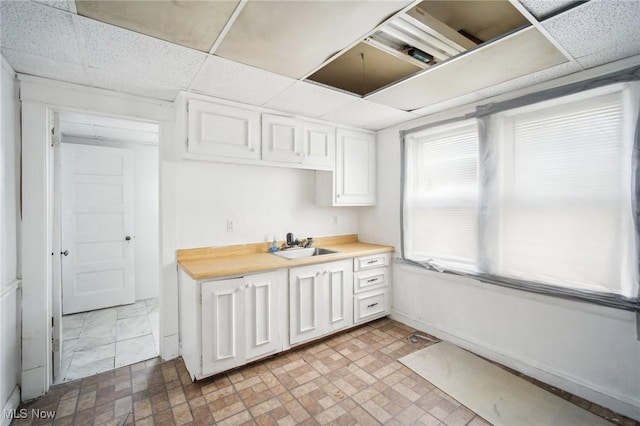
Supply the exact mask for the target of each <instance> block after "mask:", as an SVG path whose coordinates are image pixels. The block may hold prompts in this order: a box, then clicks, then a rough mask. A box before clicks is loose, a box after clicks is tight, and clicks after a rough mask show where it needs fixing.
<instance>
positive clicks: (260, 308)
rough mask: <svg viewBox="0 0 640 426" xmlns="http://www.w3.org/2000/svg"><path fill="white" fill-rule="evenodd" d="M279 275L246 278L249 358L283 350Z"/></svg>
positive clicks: (246, 324)
mask: <svg viewBox="0 0 640 426" xmlns="http://www.w3.org/2000/svg"><path fill="white" fill-rule="evenodd" d="M280 277H281V274H280V273H279V272H271V273H266V274H256V275H250V276H247V277H245V314H246V315H245V318H246V323H245V333H246V357H245V358H246V359H247V361H250V360H252V359H254V358H258V357H260V356H263V355H267V354H269V353H272V352H276V351H278V350H281V349H282V344H281V341H280V327H279V325H280V321H279V320H280V318H281V317H282V313H281V312H280V297H279V296H280V286H281V283H280Z"/></svg>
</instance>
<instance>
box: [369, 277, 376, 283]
mask: <svg viewBox="0 0 640 426" xmlns="http://www.w3.org/2000/svg"><path fill="white" fill-rule="evenodd" d="M376 281H378V279H377V278H370V279H368V280H367V282H368V283H375V282H376Z"/></svg>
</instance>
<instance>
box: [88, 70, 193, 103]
mask: <svg viewBox="0 0 640 426" xmlns="http://www.w3.org/2000/svg"><path fill="white" fill-rule="evenodd" d="M87 74H88V77H89V80H90V81H91V85H92V86H94V87H98V88H101V89H106V90H115V91H118V92H124V93H130V94H133V95H140V96H145V97H148V98H154V99H162V100H164V101H174V100H175V98H176V96H178V92H179V91H180V90H181V89H182V88H179V87H171V86H165V85H162V84H159V83H158V82H157V81H153V80H149V79H147V78H144V77H139V76H137V75H133V74H123V73H118V72H114V71H106V70H102V69H99V68H92V67H88V68H87Z"/></svg>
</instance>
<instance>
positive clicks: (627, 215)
mask: <svg viewBox="0 0 640 426" xmlns="http://www.w3.org/2000/svg"><path fill="white" fill-rule="evenodd" d="M629 87H630V86H629V85H615V86H607V87H602V88H599V89H594V90H590V91H585V92H581V93H579V94H574V95H570V96H566V97H562V98H557V99H553V100H549V101H545V102H539V103H536V104H533V105H529V106H526V107H521V108H517V109H512V110H509V111H506V112H501V113H497V114H493V115H492V116H490V117H485V118H484V119H483V120H484V123H483V124H484V125H486V126H487V127H486V132H484V133H483V138H486V140H479V135H478V126H477V122H476V121H475V120H466V121H463V122H458V123H456V124H448V125H443V126H438V127H433V128H429V129H426V130H422V131H419V132H414V133H408V134H406V135H405V181H404V200H403V201H404V205H403V212H404V214H403V232H404V233H403V237H404V238H403V241H404V247H403V249H404V257H405V258H406V259H408V260H412V261H417V262H427V263H429V264H431V265H432V266H433V265H435V266H438V267H441V268H443V269H445V270H451V271H460V272H472V273H480V274H483V276H490V277H493V278H495V279H497V280H499V281H500V280H502V281H503V282H509V283H517V282H529V283H540V284H546V285H550V286H555V287H562V288H568V289H574V290H580V291H589V292H597V293H604V294H615V295H621V296H624V297H627V298H636V297H637V295H638V272H637V271H638V252H637V248H636V231H635V228H634V222H633V212H634V205H633V203H635V202H637V200H635V198H634V196H633V195H632V194H633V191H632V185H635V184H634V183H632V178H633V176H634V174H633V170H632V168H633V160H632V156H633V155H632V154H633V143H634V137H635V136H634V135H635V128H636V121H637V119H638V109H639V107H638V98H639V97H640V95H639V92H640V88H635V87H636V86H632V88H634V89H633V90H631V89H629ZM479 152H482V153H483V154H482V156H480V155H479ZM479 176H483V178H482V180H480V179H479ZM633 189H635V187H633ZM479 206H482V209H481V208H480V207H479ZM505 280H506V281H505Z"/></svg>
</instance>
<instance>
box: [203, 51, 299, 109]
mask: <svg viewBox="0 0 640 426" xmlns="http://www.w3.org/2000/svg"><path fill="white" fill-rule="evenodd" d="M296 81H297V80H295V79H293V78H290V77H285V76H283V75H280V74H276V73H272V72H269V71H265V70H262V69H259V68H254V67H251V66H249V65H244V64H241V63H238V62H234V61H230V60H228V59H225V58H220V57H218V56H209V57H208V58H207V60H206V61H205V63H204V66H203V67H202V69H201V70H200V72H199V73H198V75H197V76H196V78H195V79H194V80H193V83H192V84H191V89H192V90H194V91H198V92H201V93H204V94H207V95H210V96H215V97H218V98H223V99H229V100H232V101H237V102H244V103H248V104H251V105H262V104H264V103H265V102H267V101H268V100H269V99H272V98H273V97H274V96H275V95H277V94H278V93H280V92H282V91H283V90H285V89H286V88H288V87H290V86H292V85H293V84H294V83H295V82H296Z"/></svg>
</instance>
